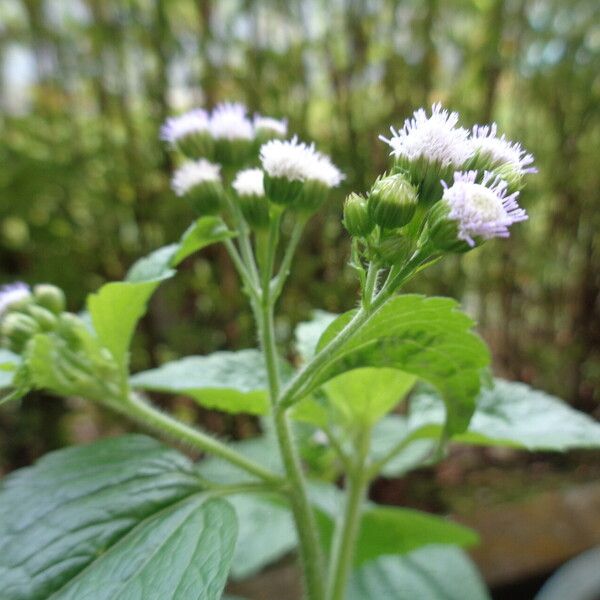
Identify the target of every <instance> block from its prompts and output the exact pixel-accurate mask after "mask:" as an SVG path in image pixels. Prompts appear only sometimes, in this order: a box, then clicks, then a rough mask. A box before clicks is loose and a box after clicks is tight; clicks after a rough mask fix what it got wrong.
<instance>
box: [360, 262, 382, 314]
mask: <svg viewBox="0 0 600 600" xmlns="http://www.w3.org/2000/svg"><path fill="white" fill-rule="evenodd" d="M377 275H379V267H378V266H377V265H376V264H375V263H374V262H371V263H369V270H368V271H367V279H366V280H365V285H364V287H363V294H362V301H363V305H364V306H369V305H370V304H371V301H372V299H373V296H374V295H375V291H376V290H375V285H376V284H377Z"/></svg>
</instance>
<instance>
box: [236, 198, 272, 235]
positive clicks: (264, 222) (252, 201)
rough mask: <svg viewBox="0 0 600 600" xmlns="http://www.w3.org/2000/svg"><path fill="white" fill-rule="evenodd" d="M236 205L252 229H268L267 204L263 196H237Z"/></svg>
mask: <svg viewBox="0 0 600 600" xmlns="http://www.w3.org/2000/svg"><path fill="white" fill-rule="evenodd" d="M238 204H239V207H240V209H241V211H242V214H243V215H244V219H246V222H247V223H248V225H250V227H252V228H253V229H266V228H267V227H269V222H270V217H269V208H270V207H269V202H268V200H267V199H266V198H265V196H255V195H254V194H252V195H244V196H238Z"/></svg>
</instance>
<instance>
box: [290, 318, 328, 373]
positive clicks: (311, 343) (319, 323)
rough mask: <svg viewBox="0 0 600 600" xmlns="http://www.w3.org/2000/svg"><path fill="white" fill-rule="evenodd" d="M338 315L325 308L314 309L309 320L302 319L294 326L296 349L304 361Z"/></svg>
mask: <svg viewBox="0 0 600 600" xmlns="http://www.w3.org/2000/svg"><path fill="white" fill-rule="evenodd" d="M337 316H338V315H336V314H334V313H330V312H327V311H326V310H315V311H313V313H312V318H311V320H310V321H303V322H302V323H299V324H298V326H297V327H296V333H295V337H296V350H297V351H298V354H299V355H300V357H301V358H302V360H303V361H304V362H308V361H309V360H310V359H311V358H312V357H313V356H314V354H315V349H316V347H317V343H318V342H319V338H320V337H321V335H322V334H323V332H324V331H325V330H326V329H327V327H329V325H330V324H331V323H332V322H333V321H334V320H335V319H336V318H337Z"/></svg>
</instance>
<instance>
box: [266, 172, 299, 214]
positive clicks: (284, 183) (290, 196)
mask: <svg viewBox="0 0 600 600" xmlns="http://www.w3.org/2000/svg"><path fill="white" fill-rule="evenodd" d="M264 184H265V193H266V195H267V198H269V200H270V201H271V202H274V203H275V204H280V205H282V206H290V205H292V204H294V203H295V202H296V200H298V198H299V197H300V194H301V193H302V186H303V184H302V182H301V181H297V180H290V179H287V178H285V177H271V176H270V175H269V174H268V173H265V180H264Z"/></svg>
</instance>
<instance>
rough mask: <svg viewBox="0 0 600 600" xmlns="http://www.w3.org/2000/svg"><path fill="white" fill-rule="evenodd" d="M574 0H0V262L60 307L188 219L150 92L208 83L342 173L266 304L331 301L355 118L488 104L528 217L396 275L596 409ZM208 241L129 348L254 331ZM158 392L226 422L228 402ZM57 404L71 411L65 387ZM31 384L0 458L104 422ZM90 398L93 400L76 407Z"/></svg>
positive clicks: (598, 209)
mask: <svg viewBox="0 0 600 600" xmlns="http://www.w3.org/2000/svg"><path fill="white" fill-rule="evenodd" d="M599 10H600V9H599V8H598V4H597V2H596V1H595V0H570V1H569V2H564V1H563V0H452V1H447V2H442V1H441V0H335V1H331V2H328V1H324V0H304V1H302V2H300V1H297V2H284V1H277V0H270V1H261V2H258V1H252V0H239V1H238V0H218V1H217V0H170V1H168V0H57V1H55V0H46V1H44V0H3V1H2V3H0V67H1V68H0V106H1V114H0V164H1V168H0V279H1V282H4V281H6V282H8V281H12V280H14V279H24V280H26V281H28V282H40V281H49V282H53V283H55V284H57V285H59V286H61V287H63V288H64V289H65V291H66V292H67V295H68V298H69V302H70V308H71V309H73V310H79V309H80V308H81V304H82V301H83V298H84V297H85V295H86V294H87V293H88V292H89V291H91V290H93V289H95V288H97V287H98V286H99V285H100V284H101V283H102V282H103V281H105V280H111V279H119V278H121V277H122V276H123V275H124V273H125V271H126V269H127V267H128V266H129V265H130V264H131V263H132V262H133V260H134V259H135V258H137V257H138V256H140V255H142V254H145V253H146V252H148V251H150V250H151V249H153V248H155V247H157V246H159V245H161V244H164V243H168V242H169V241H172V240H174V239H176V238H177V237H178V236H179V234H180V232H181V231H183V229H184V228H185V227H186V225H187V223H188V222H189V220H190V218H191V214H190V212H189V210H188V208H187V205H185V204H184V203H182V202H180V201H179V200H178V199H176V198H175V197H174V195H173V194H172V193H171V192H170V190H169V173H170V169H171V164H170V159H169V156H168V154H167V152H166V149H165V148H164V147H163V145H162V144H161V143H159V141H158V137H157V132H158V128H159V126H160V124H161V123H162V121H163V120H164V119H165V117H166V116H167V115H169V114H170V113H172V112H174V111H177V110H180V109H184V108H189V107H190V106H192V105H202V106H208V107H210V106H212V105H213V104H214V103H216V102H217V101H220V100H227V99H234V100H240V101H243V102H245V103H246V104H247V105H248V106H249V107H250V109H251V110H252V111H254V110H260V111H261V112H262V113H265V114H271V115H274V116H285V117H287V118H288V119H289V122H290V129H291V131H293V132H298V133H299V135H300V136H301V137H302V138H303V139H306V140H312V139H314V140H316V142H317V144H318V146H319V148H320V149H322V150H324V151H326V152H328V153H330V154H331V155H332V156H333V157H334V159H335V162H336V163H337V164H338V165H339V166H340V167H341V168H342V169H343V170H344V171H345V172H346V173H347V180H346V182H345V184H344V186H343V188H342V189H340V190H339V191H338V192H337V193H336V195H335V197H334V198H333V200H332V201H331V202H330V203H329V205H328V206H327V207H326V209H324V210H323V211H322V213H321V214H320V215H319V216H318V217H317V218H315V219H314V221H313V222H312V224H311V226H310V227H309V231H308V233H307V234H306V236H305V238H304V241H303V243H302V247H301V251H300V255H299V257H298V259H297V261H296V264H295V276H294V277H293V278H292V282H291V286H290V290H289V291H288V293H287V294H286V295H285V297H284V299H283V302H282V309H281V312H282V313H283V314H285V315H286V317H285V318H282V319H281V320H280V321H279V322H278V326H279V329H278V333H279V335H280V337H281V340H282V341H285V340H286V339H288V338H289V335H290V331H291V328H292V327H293V325H294V324H295V322H297V321H298V320H301V319H303V318H306V317H307V316H308V315H309V313H310V311H311V309H312V308H323V309H327V310H331V311H335V312H338V311H342V310H345V309H347V308H349V307H351V306H352V304H353V303H354V298H355V287H356V286H355V282H354V280H353V279H352V277H351V275H350V274H349V273H348V271H347V269H346V268H345V261H346V258H347V256H348V239H347V236H346V235H345V233H344V231H343V230H342V228H341V225H340V212H341V203H342V201H343V198H344V196H345V194H346V193H347V191H348V190H351V189H352V190H365V189H366V188H368V187H369V185H370V183H371V182H372V180H373V178H374V177H375V175H376V174H377V173H379V172H381V171H382V170H383V169H385V167H386V164H387V147H386V146H385V145H384V144H382V143H381V142H379V141H378V140H377V135H378V134H380V133H385V132H386V131H387V129H388V127H389V125H390V124H393V125H395V126H401V125H402V122H403V120H404V118H405V117H406V116H408V115H409V114H410V113H411V112H412V111H413V110H414V109H415V108H417V107H418V106H421V105H427V104H430V103H431V102H433V101H436V100H442V101H443V102H444V103H445V104H446V105H447V106H448V107H451V108H452V109H455V110H459V111H460V112H461V113H462V115H463V121H464V123H465V124H470V123H472V122H486V121H490V120H497V121H498V122H499V123H500V124H501V129H502V130H503V131H505V132H506V133H507V134H508V135H509V137H514V138H516V139H519V140H522V141H523V142H524V144H525V146H526V147H527V148H528V149H529V150H530V151H531V152H533V153H534V154H535V155H536V157H537V165H538V167H539V170H540V173H539V175H538V176H537V177H535V178H534V181H533V183H532V184H530V186H529V187H528V188H527V190H526V191H525V192H524V194H523V202H522V203H523V205H524V206H526V207H527V209H528V211H529V213H530V217H531V218H530V221H529V222H528V223H526V224H523V225H520V226H519V227H515V228H513V230H512V231H513V237H512V239H511V241H510V242H509V243H503V242H493V243H489V244H487V245H486V246H485V248H483V249H482V250H480V251H478V252H474V253H472V254H469V255H468V256H467V257H466V259H464V260H461V261H460V262H459V261H458V260H457V261H455V262H451V261H450V262H448V261H445V262H444V264H443V266H441V267H439V268H437V269H432V270H431V271H430V272H429V273H428V274H427V275H426V276H425V278H420V279H418V280H417V282H416V283H415V284H413V285H414V289H418V290H420V291H425V292H428V293H438V294H446V295H451V296H455V297H458V298H460V299H461V300H462V302H463V304H464V306H465V308H466V309H467V310H468V311H469V312H471V313H472V314H473V315H474V316H475V317H476V318H477V319H478V321H479V324H480V325H479V329H480V331H481V333H482V334H483V336H484V337H485V338H486V340H487V341H488V343H490V345H491V346H492V348H493V351H494V355H495V360H496V372H497V373H498V374H502V375H505V376H507V377H509V378H511V379H520V380H523V381H527V382H529V383H532V384H533V385H535V386H537V387H540V388H542V389H545V390H547V391H549V392H551V393H554V394H556V395H558V396H561V397H563V398H565V399H567V400H568V401H569V402H571V403H572V404H574V405H575V406H577V407H578V408H580V409H584V410H586V411H588V412H592V413H593V412H594V411H596V414H598V412H597V411H598V399H599V398H598V394H599V392H598V389H599V385H598V384H599V383H600V306H599V294H600V236H598V235H597V232H598V230H599V229H600V197H599V193H598V190H600V169H599V168H598V159H599V157H600V108H599V107H600V19H599V18H598V17H599ZM245 310H246V309H245V307H244V303H243V299H242V298H241V297H240V294H239V287H238V283H237V279H236V276H235V274H234V272H233V269H232V267H231V265H230V264H229V261H228V258H227V256H226V255H225V253H224V252H222V251H221V249H212V248H211V249H208V250H207V251H205V252H204V253H203V255H202V256H201V257H200V258H199V259H198V258H196V259H193V260H191V261H189V262H188V263H187V264H186V266H185V268H184V270H183V273H182V274H181V275H180V276H179V277H178V278H177V279H175V280H174V281H172V282H170V283H168V284H167V285H165V286H164V288H163V289H162V290H161V291H160V292H159V293H158V294H157V297H156V298H155V300H154V301H153V304H152V308H151V311H150V314H149V316H148V317H147V318H146V319H145V320H144V323H143V327H142V328H141V331H140V333H139V336H138V340H137V347H138V351H137V352H136V353H135V355H134V357H133V358H134V364H135V365H136V366H137V367H139V368H145V367H148V366H150V365H152V364H155V363H157V362H160V361H162V360H165V359H167V358H171V357H173V356H175V355H183V354H194V353H195V354H200V353H206V352H211V351H214V350H216V349H220V348H228V347H236V348H239V347H245V346H247V345H250V343H251V342H252V341H253V337H254V335H255V334H254V332H253V331H252V328H251V321H250V317H249V315H248V314H247V313H246V312H245ZM174 406H175V408H176V410H178V411H180V412H181V413H183V414H184V415H185V414H187V415H188V416H189V418H190V419H201V420H203V422H204V423H205V424H206V425H207V426H209V427H212V428H214V429H216V430H218V431H220V432H222V433H230V434H233V435H236V436H244V435H246V434H247V432H248V431H251V427H252V424H251V423H250V422H248V421H246V420H244V419H239V418H236V419H234V418H231V417H229V418H223V417H221V416H219V415H215V414H209V413H206V412H202V413H200V412H199V411H198V409H196V408H194V407H192V406H191V405H190V404H189V403H188V402H186V401H184V400H179V401H176V402H175V405H174ZM73 408H75V410H73ZM68 409H69V410H68V412H67V407H66V406H64V405H63V404H62V402H60V401H58V400H56V399H50V398H44V397H35V398H31V399H28V400H27V401H26V402H25V410H23V409H22V408H19V407H15V408H10V407H9V408H6V409H3V410H2V411H1V412H0V473H2V472H6V471H8V470H10V469H12V468H16V467H18V466H21V465H23V464H28V463H29V462H31V460H33V459H34V458H35V457H37V456H38V455H39V454H40V453H42V452H45V451H46V450H48V449H50V448H53V447H56V446H60V445H63V444H65V443H67V442H70V441H73V440H75V439H89V438H93V437H95V436H96V435H98V434H99V433H105V432H110V431H112V430H114V429H115V428H118V427H121V425H117V424H116V423H115V422H113V421H112V420H111V417H110V416H108V415H104V414H99V413H97V412H96V411H97V409H95V408H91V407H89V406H88V405H80V404H78V403H77V402H76V401H73V406H70V407H68ZM92 411H93V412H92Z"/></svg>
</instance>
